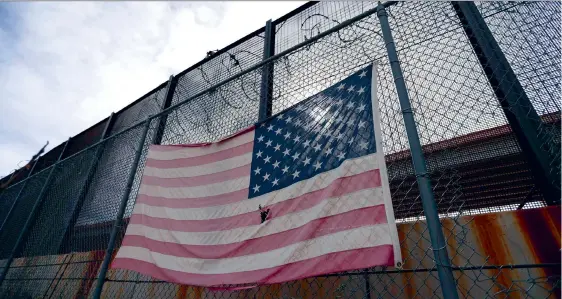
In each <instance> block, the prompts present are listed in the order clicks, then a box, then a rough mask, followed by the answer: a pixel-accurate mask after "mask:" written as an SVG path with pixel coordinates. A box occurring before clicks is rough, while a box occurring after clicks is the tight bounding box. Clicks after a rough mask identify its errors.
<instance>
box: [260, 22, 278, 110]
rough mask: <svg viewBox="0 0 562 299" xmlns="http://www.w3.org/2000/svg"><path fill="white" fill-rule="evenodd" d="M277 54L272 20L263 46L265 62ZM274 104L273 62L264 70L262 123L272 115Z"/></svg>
mask: <svg viewBox="0 0 562 299" xmlns="http://www.w3.org/2000/svg"><path fill="white" fill-rule="evenodd" d="M274 53H275V25H273V22H271V20H269V21H267V22H266V23H265V41H264V46H263V60H266V59H268V58H270V57H271V56H273V55H274ZM272 103H273V62H270V63H267V64H266V65H264V66H263V68H262V75H261V91H260V108H259V118H258V121H262V120H264V119H266V118H268V117H269V116H271V113H272Z"/></svg>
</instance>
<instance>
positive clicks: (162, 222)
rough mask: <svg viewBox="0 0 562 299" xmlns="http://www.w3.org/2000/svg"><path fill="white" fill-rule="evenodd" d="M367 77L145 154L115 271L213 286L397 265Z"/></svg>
mask: <svg viewBox="0 0 562 299" xmlns="http://www.w3.org/2000/svg"><path fill="white" fill-rule="evenodd" d="M375 71H376V69H375V67H374V65H373V66H368V67H366V68H364V69H361V70H359V71H357V72H355V73H353V74H352V75H351V76H349V77H347V78H346V79H344V80H342V81H340V82H338V83H337V84H335V85H333V86H331V87H329V88H327V89H325V90H323V91H322V92H320V93H318V94H316V95H314V96H312V97H310V98H308V99H306V100H304V101H302V102H300V103H298V104H297V105H295V106H293V107H291V108H290V109H287V110H285V111H283V112H281V113H279V114H277V115H275V116H273V117H271V118H269V119H267V120H265V121H264V122H261V123H258V124H256V125H254V126H252V127H249V128H247V129H245V130H242V131H241V132H239V133H237V134H234V135H233V136H230V137H228V138H225V139H223V140H221V141H218V142H214V143H206V144H195V145H153V146H151V147H150V149H149V152H148V157H147V161H146V168H145V170H144V174H143V178H142V182H141V186H140V189H139V193H138V196H137V201H136V205H135V208H134V210H133V213H132V216H131V219H130V222H129V224H128V227H127V231H126V234H125V237H124V240H123V242H122V245H121V247H120V249H119V252H118V253H117V255H116V257H115V259H114V261H113V263H112V268H123V269H130V270H134V271H137V272H140V273H143V274H146V275H150V276H152V277H154V278H157V279H162V280H165V281H170V282H175V283H181V284H187V285H199V286H217V285H229V284H250V283H256V284H270V283H280V282H286V281H290V280H295V279H300V278H305V277H311V276H316V275H322V274H326V273H333V272H340V271H347V270H353V269H361V268H368V267H372V266H378V265H387V266H392V265H395V264H396V263H397V262H398V261H400V259H401V257H400V250H399V245H398V237H397V233H396V225H395V223H394V214H393V211H392V204H391V200H390V189H389V186H388V178H387V172H386V166H385V161H384V154H383V152H382V146H381V133H380V119H379V115H378V114H379V113H378V107H377V100H376V91H375V88H376V86H375V77H376V75H373V73H374V72H375Z"/></svg>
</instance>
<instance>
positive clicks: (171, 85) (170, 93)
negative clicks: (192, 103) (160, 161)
mask: <svg viewBox="0 0 562 299" xmlns="http://www.w3.org/2000/svg"><path fill="white" fill-rule="evenodd" d="M177 83H178V80H177V78H176V77H174V75H171V76H170V79H169V80H168V86H166V95H165V97H164V102H163V103H162V107H160V111H164V110H165V109H166V108H168V107H170V105H171V104H172V99H173V98H174V92H175V91H176V85H177ZM167 120H168V114H164V115H161V116H160V118H159V121H158V124H157V125H156V131H155V133H154V136H153V137H152V144H160V143H161V142H162V137H163V136H164V129H165V128H166V121H167Z"/></svg>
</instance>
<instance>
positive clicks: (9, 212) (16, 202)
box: [0, 160, 37, 236]
mask: <svg viewBox="0 0 562 299" xmlns="http://www.w3.org/2000/svg"><path fill="white" fill-rule="evenodd" d="M35 165H37V160H35V162H33V166H31V170H30V171H29V172H28V173H27V177H26V178H25V179H24V180H25V182H23V186H22V187H21V189H20V191H19V192H18V196H16V199H15V200H14V203H13V204H12V206H11V207H10V210H9V211H8V214H6V218H4V221H2V225H0V236H1V235H2V229H3V228H4V225H5V224H6V222H8V218H10V216H11V215H12V212H13V211H14V208H15V207H16V205H17V204H18V201H19V199H20V197H21V195H22V194H23V190H24V189H25V186H27V182H28V181H29V177H30V176H31V173H32V172H33V170H34V169H35Z"/></svg>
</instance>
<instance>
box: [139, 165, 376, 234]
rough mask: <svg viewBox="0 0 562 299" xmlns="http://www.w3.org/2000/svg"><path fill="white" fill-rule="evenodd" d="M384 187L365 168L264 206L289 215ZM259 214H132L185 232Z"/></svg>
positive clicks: (227, 225)
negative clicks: (207, 216)
mask: <svg viewBox="0 0 562 299" xmlns="http://www.w3.org/2000/svg"><path fill="white" fill-rule="evenodd" d="M378 187H381V178H380V172H379V170H378V169H375V170H371V171H366V172H363V173H361V174H357V175H353V176H349V177H344V178H340V179H337V180H335V181H333V182H332V183H331V184H330V185H328V186H327V187H326V188H324V189H320V190H317V191H314V192H310V193H307V194H304V195H301V196H298V197H295V198H292V199H289V200H286V201H282V202H279V203H276V204H273V205H270V206H265V207H264V208H269V209H270V215H269V217H268V219H273V218H275V217H280V216H284V215H288V214H291V213H295V212H299V211H302V210H306V209H309V208H312V207H314V206H316V205H317V204H319V203H321V202H322V201H324V200H326V199H328V198H334V197H339V196H343V195H346V194H349V193H353V192H357V191H360V190H364V189H369V188H378ZM258 216H259V213H258V212H257V207H256V212H250V213H244V214H239V215H236V216H231V217H224V218H216V219H206V220H175V219H168V218H156V217H151V216H147V215H143V214H133V215H132V217H131V222H130V223H131V224H142V225H146V226H149V227H153V228H158V229H166V230H173V231H183V232H207V231H219V230H228V229H234V228H238V227H244V226H249V225H257V224H260V223H261V218H260V217H258Z"/></svg>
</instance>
